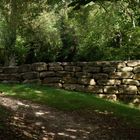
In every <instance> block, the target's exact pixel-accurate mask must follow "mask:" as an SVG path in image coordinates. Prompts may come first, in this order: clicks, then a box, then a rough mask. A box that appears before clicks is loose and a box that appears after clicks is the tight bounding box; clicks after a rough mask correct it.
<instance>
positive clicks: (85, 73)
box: [75, 72, 92, 78]
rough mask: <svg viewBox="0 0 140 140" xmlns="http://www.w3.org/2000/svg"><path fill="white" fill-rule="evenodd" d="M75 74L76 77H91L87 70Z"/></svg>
mask: <svg viewBox="0 0 140 140" xmlns="http://www.w3.org/2000/svg"><path fill="white" fill-rule="evenodd" d="M75 76H76V77H78V78H91V77H92V73H88V72H76V73H75Z"/></svg>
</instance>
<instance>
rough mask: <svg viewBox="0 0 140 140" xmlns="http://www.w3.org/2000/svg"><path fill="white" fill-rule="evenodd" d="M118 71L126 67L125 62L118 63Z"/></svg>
mask: <svg viewBox="0 0 140 140" xmlns="http://www.w3.org/2000/svg"><path fill="white" fill-rule="evenodd" d="M116 67H117V68H118V69H120V68H124V67H126V63H125V62H121V61H120V62H118V63H117V66H116Z"/></svg>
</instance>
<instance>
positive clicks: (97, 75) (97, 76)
mask: <svg viewBox="0 0 140 140" xmlns="http://www.w3.org/2000/svg"><path fill="white" fill-rule="evenodd" d="M92 76H93V78H94V79H95V80H99V79H108V74H105V73H97V74H93V75H92Z"/></svg>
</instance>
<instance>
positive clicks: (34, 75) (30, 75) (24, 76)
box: [21, 72, 39, 80]
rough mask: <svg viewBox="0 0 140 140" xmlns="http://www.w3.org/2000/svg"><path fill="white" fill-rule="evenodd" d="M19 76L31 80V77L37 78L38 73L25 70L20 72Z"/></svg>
mask: <svg viewBox="0 0 140 140" xmlns="http://www.w3.org/2000/svg"><path fill="white" fill-rule="evenodd" d="M21 77H22V78H23V79H24V80H32V79H38V78H39V73H38V72H27V73H22V74H21Z"/></svg>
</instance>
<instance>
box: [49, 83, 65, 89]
mask: <svg viewBox="0 0 140 140" xmlns="http://www.w3.org/2000/svg"><path fill="white" fill-rule="evenodd" d="M46 85H47V86H50V87H55V88H62V87H63V85H62V84H61V83H47V84H46Z"/></svg>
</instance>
